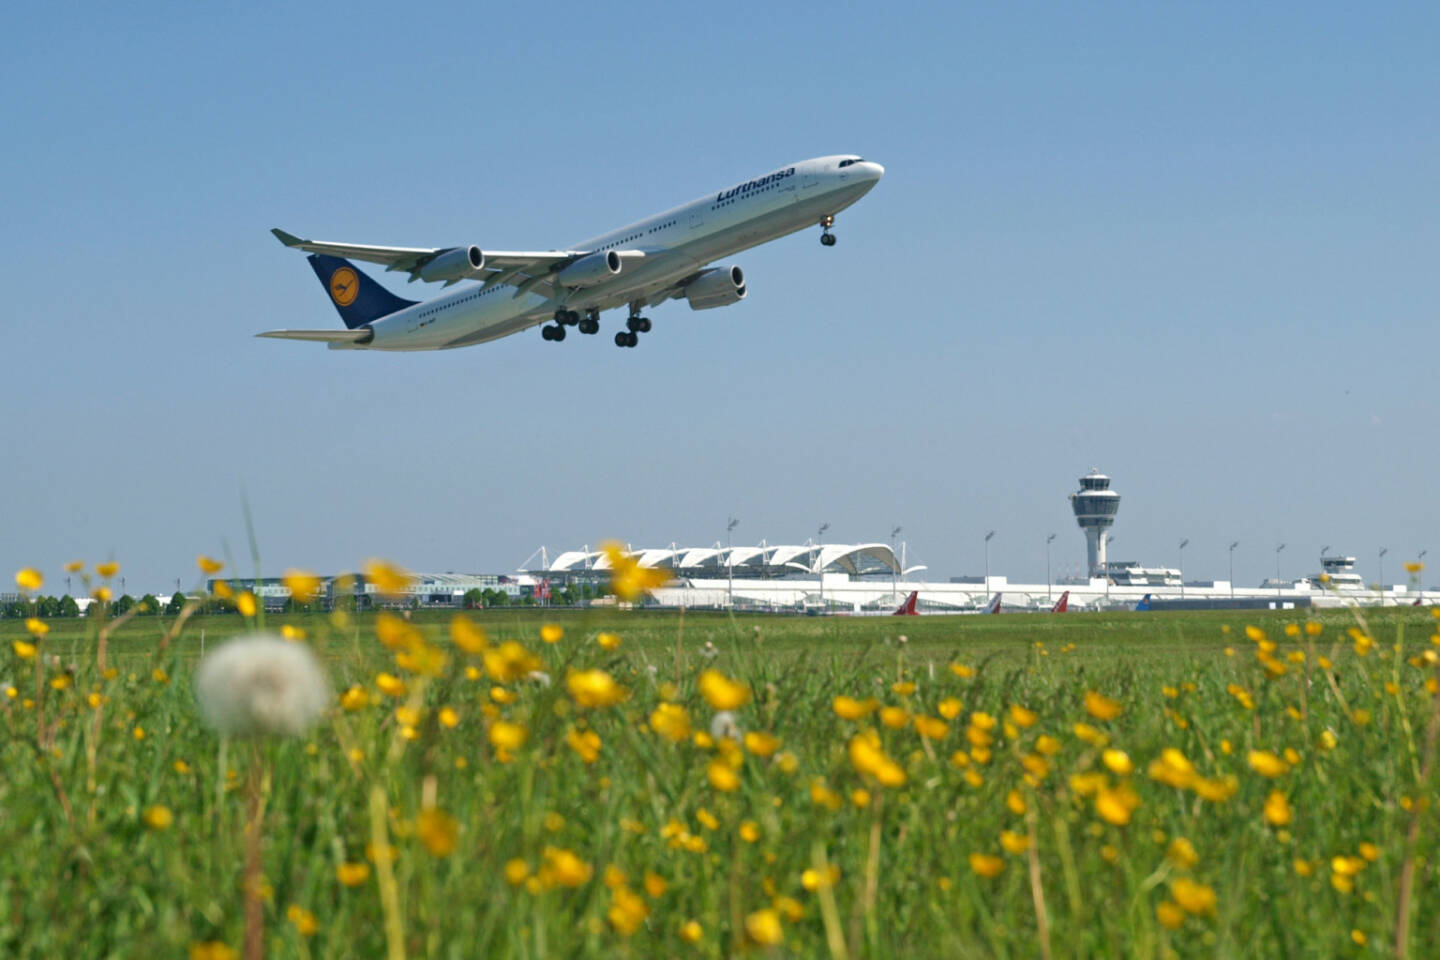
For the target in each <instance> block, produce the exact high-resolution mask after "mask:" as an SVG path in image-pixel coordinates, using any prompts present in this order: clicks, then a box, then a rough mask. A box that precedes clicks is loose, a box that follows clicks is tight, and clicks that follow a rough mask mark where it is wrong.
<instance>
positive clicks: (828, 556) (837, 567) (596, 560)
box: [537, 543, 901, 576]
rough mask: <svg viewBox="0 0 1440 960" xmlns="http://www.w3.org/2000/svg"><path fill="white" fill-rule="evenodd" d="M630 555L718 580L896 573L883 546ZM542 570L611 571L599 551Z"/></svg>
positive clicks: (567, 556)
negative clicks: (730, 575)
mask: <svg viewBox="0 0 1440 960" xmlns="http://www.w3.org/2000/svg"><path fill="white" fill-rule="evenodd" d="M630 555H631V556H632V557H634V558H635V559H636V562H637V563H639V565H640V566H642V567H647V568H653V569H663V570H674V571H675V572H677V573H680V574H689V575H696V576H699V575H703V574H706V573H712V574H722V573H725V572H726V571H727V570H729V569H732V568H733V569H734V570H735V571H736V572H738V573H741V574H742V575H743V574H745V573H749V572H759V571H761V570H765V569H769V570H771V571H776V572H780V571H790V572H795V573H801V572H804V573H811V574H817V573H848V574H850V575H851V576H864V575H867V574H888V573H897V574H898V573H900V572H901V570H900V562H899V560H897V559H896V557H895V551H894V550H893V549H891V547H890V545H889V544H885V543H827V544H824V545H818V544H808V543H807V544H795V545H779V546H763V547H748V546H747V547H733V548H730V547H678V548H677V547H665V548H649V549H641V550H631V551H630ZM545 569H546V571H547V572H549V573H583V572H585V571H590V570H596V571H605V570H609V569H610V561H609V558H607V557H606V556H605V554H604V553H603V552H602V551H598V550H567V551H566V552H564V553H562V554H560V555H559V556H558V557H556V558H555V559H554V560H553V561H551V563H550V566H548V567H547V568H545ZM537 572H538V571H537Z"/></svg>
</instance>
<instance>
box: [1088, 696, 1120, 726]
mask: <svg viewBox="0 0 1440 960" xmlns="http://www.w3.org/2000/svg"><path fill="white" fill-rule="evenodd" d="M1085 710H1086V712H1087V713H1089V714H1090V716H1092V717H1094V718H1095V719H1097V720H1114V719H1115V718H1116V717H1118V716H1120V714H1121V713H1122V712H1124V710H1125V708H1124V706H1123V705H1121V703H1120V701H1118V700H1111V699H1110V698H1109V697H1107V696H1105V695H1104V694H1102V693H1099V692H1097V691H1095V690H1087V691H1086V693H1085Z"/></svg>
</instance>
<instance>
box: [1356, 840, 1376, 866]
mask: <svg viewBox="0 0 1440 960" xmlns="http://www.w3.org/2000/svg"><path fill="white" fill-rule="evenodd" d="M1360 856H1362V857H1364V858H1365V859H1366V860H1369V861H1370V862H1371V863H1374V862H1375V861H1376V860H1379V859H1380V848H1379V847H1377V846H1375V844H1373V843H1362V844H1360Z"/></svg>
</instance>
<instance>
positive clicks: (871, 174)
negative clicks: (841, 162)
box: [855, 160, 885, 180]
mask: <svg viewBox="0 0 1440 960" xmlns="http://www.w3.org/2000/svg"><path fill="white" fill-rule="evenodd" d="M855 166H857V167H859V168H860V169H861V170H863V171H864V173H865V178H866V179H867V180H879V179H880V178H881V177H883V176H885V168H884V167H882V166H880V164H878V163H876V162H874V161H873V160H862V161H860V162H859V163H857V164H855Z"/></svg>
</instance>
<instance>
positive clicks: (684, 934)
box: [680, 920, 705, 943]
mask: <svg viewBox="0 0 1440 960" xmlns="http://www.w3.org/2000/svg"><path fill="white" fill-rule="evenodd" d="M703 936H705V930H704V928H703V927H701V926H700V924H698V923H696V922H695V921H694V920H686V921H685V922H684V923H683V924H681V925H680V939H681V940H684V941H685V942H686V943H699V942H700V938H701V937H703Z"/></svg>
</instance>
